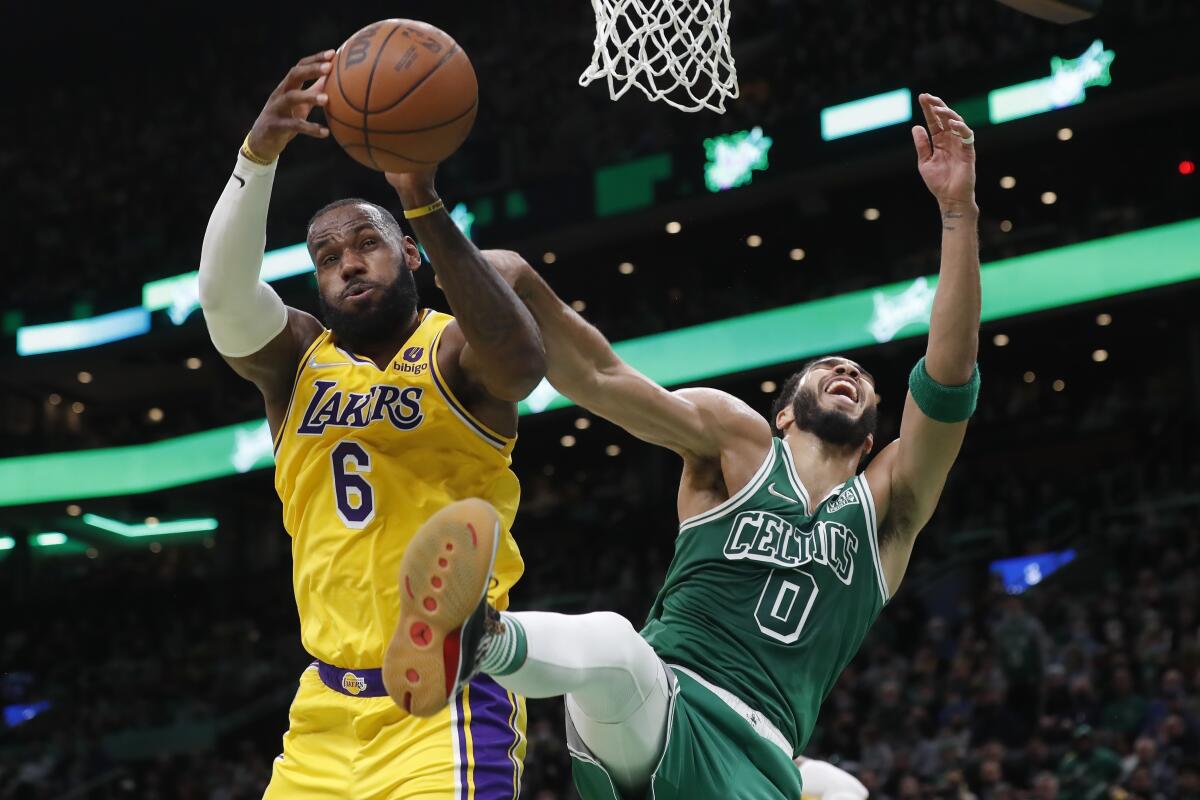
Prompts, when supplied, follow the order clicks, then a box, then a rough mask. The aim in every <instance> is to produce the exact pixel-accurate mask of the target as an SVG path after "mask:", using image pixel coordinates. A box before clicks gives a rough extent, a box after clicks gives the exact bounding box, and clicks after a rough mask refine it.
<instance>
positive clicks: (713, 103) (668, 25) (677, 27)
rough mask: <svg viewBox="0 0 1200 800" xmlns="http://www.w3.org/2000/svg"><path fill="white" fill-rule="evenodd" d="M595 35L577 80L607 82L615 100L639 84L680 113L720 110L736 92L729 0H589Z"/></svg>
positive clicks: (655, 98)
mask: <svg viewBox="0 0 1200 800" xmlns="http://www.w3.org/2000/svg"><path fill="white" fill-rule="evenodd" d="M592 6H593V8H595V10H596V41H595V52H594V53H592V63H591V65H590V66H589V67H588V68H587V69H586V70H584V73H583V74H582V75H580V76H579V84H580V85H581V86H587V85H588V84H590V83H591V82H592V81H594V80H598V79H600V78H604V79H606V80H607V81H608V95H609V97H611V98H612V99H613V100H617V99H619V98H620V97H621V95H623V94H625V93H626V92H627V91H629V89H630V87H632V86H636V87H637V88H638V89H640V90H641V91H642V93H643V94H645V95H646V97H648V98H649V99H651V100H662V101H663V102H665V103H669V104H670V105H672V106H674V107H675V108H678V109H680V110H681V111H699V110H701V109H704V108H708V109H711V110H713V111H716V112H717V113H719V114H724V113H725V100H726V99H728V98H731V97H732V98H735V99H736V98H737V96H738V85H737V66H736V65H735V64H734V62H733V54H732V53H731V52H730V50H729V0H592Z"/></svg>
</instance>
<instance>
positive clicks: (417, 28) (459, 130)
mask: <svg viewBox="0 0 1200 800" xmlns="http://www.w3.org/2000/svg"><path fill="white" fill-rule="evenodd" d="M325 92H326V93H327V94H328V95H329V102H328V103H327V104H326V105H325V117H326V119H327V120H328V124H329V131H330V133H332V134H333V138H334V139H337V142H338V144H340V145H341V146H342V148H343V149H345V151H346V152H347V153H349V154H350V157H351V158H353V159H354V160H355V161H357V162H358V163H360V164H362V165H364V166H367V167H370V168H371V169H377V170H379V171H381V172H411V171H412V170H414V169H420V168H422V167H431V166H433V165H434V164H437V163H438V162H440V161H443V160H445V159H446V158H449V157H450V156H451V155H452V154H453V153H454V151H455V150H457V149H458V148H459V146H460V145H461V144H462V143H463V141H464V140H465V139H466V138H467V134H468V133H470V131H471V125H472V124H474V122H475V111H476V109H477V108H478V107H479V84H478V83H477V82H476V80H475V70H474V68H473V67H472V66H471V60H470V59H469V58H467V54H466V53H465V52H463V49H462V48H461V47H459V46H458V44H457V43H455V41H454V40H453V39H451V38H450V37H449V36H448V35H447V34H446V33H445V32H443V31H441V30H439V29H438V28H435V27H433V26H432V25H428V24H426V23H424V22H417V21H415V20H411V19H385V20H383V21H382V22H376V23H373V24H371V25H368V26H367V27H365V28H363V29H362V30H360V31H359V32H358V33H356V34H354V35H353V36H351V37H350V38H349V39H347V40H346V43H345V44H343V45H342V46H341V47H339V48H338V51H337V56H336V57H335V58H334V60H333V70H332V71H331V72H330V73H329V79H328V80H327V81H326V82H325Z"/></svg>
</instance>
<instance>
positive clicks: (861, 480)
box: [854, 473, 892, 605]
mask: <svg viewBox="0 0 1200 800" xmlns="http://www.w3.org/2000/svg"><path fill="white" fill-rule="evenodd" d="M854 480H855V481H857V482H858V487H859V491H860V492H862V496H863V516H864V517H865V518H866V520H867V538H868V539H869V540H870V544H871V560H872V561H873V562H874V563H875V576H876V577H877V578H878V579H879V593H880V595H881V596H882V597H883V602H884V605H886V604H887V602H888V600H890V599H891V597H892V592H891V590H890V589H889V588H888V583H887V577H886V576H885V575H884V574H883V556H882V554H881V553H880V552H879V522H878V517H876V516H875V496H874V495H872V494H871V485H870V484H869V483H867V476H866V474H865V473H864V474H860V475H857V476H855V478H854Z"/></svg>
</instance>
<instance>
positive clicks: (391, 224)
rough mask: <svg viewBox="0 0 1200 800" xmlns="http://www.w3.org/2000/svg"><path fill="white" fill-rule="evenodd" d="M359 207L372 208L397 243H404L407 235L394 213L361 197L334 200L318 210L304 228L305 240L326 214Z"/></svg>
mask: <svg viewBox="0 0 1200 800" xmlns="http://www.w3.org/2000/svg"><path fill="white" fill-rule="evenodd" d="M359 205H362V206H370V207H371V208H373V209H375V210H376V211H378V212H379V215H380V216H381V217H383V224H384V226H385V227H386V228H387V229H388V230H387V233H390V234H392V235H394V236H395V237H396V241H397V242H403V241H404V237H405V235H406V234H405V232H404V228H403V226H401V225H400V221H399V220H397V219H396V217H395V215H393V214H392V212H390V211H388V210H387V209H386V208H384V207H383V206H381V205H379V204H378V203H372V202H371V201H370V200H363V199H362V198H361V197H343V198H342V199H341V200H334V201H333V202H332V203H326V204H325V205H323V206H321V207H320V208H318V209H317V213H315V214H313V215H312V216H311V217H309V219H308V225H307V226H305V228H304V235H305V238H307V237H308V233H309V231H311V230H312V226H313V223H314V222H316V221H317V220H318V219H320V218H321V217H322V216H324V215H325V214H328V213H329V212H330V211H333V210H334V209H338V208H342V207H343V206H359Z"/></svg>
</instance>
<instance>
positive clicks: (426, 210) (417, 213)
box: [404, 199, 446, 219]
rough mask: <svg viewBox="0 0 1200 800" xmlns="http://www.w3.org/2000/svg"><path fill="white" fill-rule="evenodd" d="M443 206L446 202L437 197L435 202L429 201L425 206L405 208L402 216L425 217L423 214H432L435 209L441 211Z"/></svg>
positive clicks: (407, 217)
mask: <svg viewBox="0 0 1200 800" xmlns="http://www.w3.org/2000/svg"><path fill="white" fill-rule="evenodd" d="M445 207H446V204H445V203H443V202H442V201H441V200H440V199H439V200H437V201H436V202H433V203H430V204H429V205H427V206H421V207H420V208H410V209H405V211H404V218H405V219H416V218H417V217H425V216H428V215H430V214H432V213H433V212H435V211H441V210H442V209H443V208H445Z"/></svg>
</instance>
